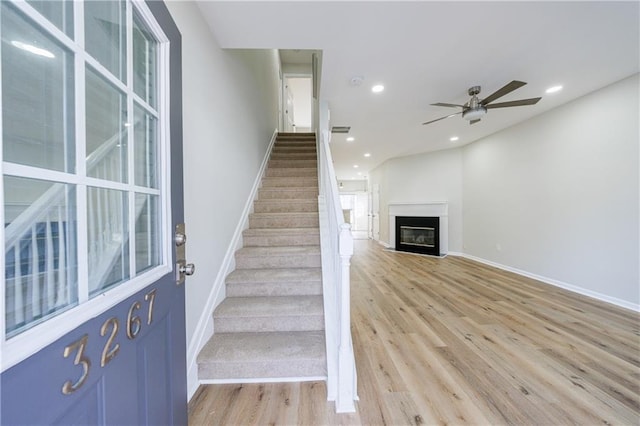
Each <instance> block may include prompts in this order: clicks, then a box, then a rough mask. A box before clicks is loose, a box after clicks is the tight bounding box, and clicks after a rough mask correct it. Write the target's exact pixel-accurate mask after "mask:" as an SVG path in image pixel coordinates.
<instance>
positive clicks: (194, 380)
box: [187, 129, 278, 400]
mask: <svg viewBox="0 0 640 426" xmlns="http://www.w3.org/2000/svg"><path fill="white" fill-rule="evenodd" d="M277 136H278V129H276V130H275V131H274V132H273V135H272V136H271V141H270V142H269V146H268V147H267V151H266V153H265V156H264V159H263V160H262V164H261V165H260V170H259V171H258V174H257V176H256V178H255V180H254V182H253V187H252V188H251V193H250V194H249V197H248V198H247V201H246V203H245V205H244V209H243V210H242V214H241V215H240V220H239V221H238V225H237V226H236V229H235V232H234V233H233V237H232V238H231V241H230V242H229V246H228V247H227V251H226V253H225V256H224V259H223V260H222V264H221V265H220V269H219V270H218V274H217V275H216V279H215V281H214V282H213V286H212V287H211V292H210V293H209V297H208V298H207V303H206V305H205V308H204V309H203V311H202V313H201V314H200V319H199V320H198V324H197V325H196V329H195V332H194V333H193V336H194V337H193V339H191V343H190V344H189V347H188V348H187V390H188V394H187V399H188V400H190V399H191V397H192V396H193V395H194V394H195V392H196V391H197V390H198V385H199V384H200V383H201V382H199V381H198V364H197V362H196V360H197V357H198V353H199V352H200V350H201V349H202V347H203V346H204V345H205V343H207V342H208V341H209V339H210V338H211V336H212V335H213V332H214V327H213V326H214V324H213V310H214V309H215V308H216V306H218V305H219V304H220V302H222V301H223V300H224V298H225V290H226V287H225V278H226V277H227V275H229V274H230V273H231V272H232V271H233V270H234V269H235V256H234V255H235V252H236V251H237V250H238V249H240V248H242V232H243V231H244V230H245V229H247V228H248V226H249V214H251V212H252V211H253V202H254V201H255V199H256V197H257V195H258V189H260V184H261V183H262V178H263V176H264V173H265V171H266V170H267V164H268V163H269V156H270V155H271V149H272V148H273V144H274V143H275V142H276V137H277ZM202 383H204V382H202Z"/></svg>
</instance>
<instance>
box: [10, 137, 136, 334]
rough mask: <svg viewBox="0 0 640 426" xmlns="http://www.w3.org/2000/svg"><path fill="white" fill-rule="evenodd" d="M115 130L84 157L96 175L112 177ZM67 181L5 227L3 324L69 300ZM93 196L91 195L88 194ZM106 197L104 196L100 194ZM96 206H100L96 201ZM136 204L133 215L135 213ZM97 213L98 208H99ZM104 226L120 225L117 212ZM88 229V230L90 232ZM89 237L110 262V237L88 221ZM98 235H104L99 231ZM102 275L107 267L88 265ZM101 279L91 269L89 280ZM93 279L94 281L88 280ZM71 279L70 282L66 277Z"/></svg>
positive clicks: (42, 312)
mask: <svg viewBox="0 0 640 426" xmlns="http://www.w3.org/2000/svg"><path fill="white" fill-rule="evenodd" d="M119 142H120V135H119V134H116V135H114V136H113V137H111V138H109V139H108V140H106V141H105V142H103V143H102V145H101V146H99V147H98V148H97V149H96V150H95V151H93V152H92V153H91V154H90V155H89V156H88V157H87V172H88V173H90V174H91V175H92V176H93V177H96V178H99V179H111V178H113V177H114V176H112V174H113V171H114V170H117V169H118V166H117V164H115V163H116V162H117V161H116V159H117V156H118V155H119V154H118V153H119V151H120V145H119ZM67 188H68V187H67V185H65V184H62V183H54V184H53V185H51V187H50V188H49V189H48V190H47V191H45V192H44V193H43V194H42V195H41V196H40V197H39V198H38V199H37V200H36V201H35V202H33V203H32V204H30V205H29V206H28V207H27V208H25V209H24V210H22V208H20V206H7V207H8V208H9V209H11V208H12V207H17V208H20V210H22V211H21V213H20V214H19V215H18V216H17V217H15V218H14V219H13V220H12V221H11V223H9V224H8V225H7V226H6V228H5V259H6V262H7V264H6V269H5V299H6V301H5V303H6V306H5V307H6V310H7V312H6V315H7V317H6V326H7V328H8V329H12V328H15V327H17V326H20V325H21V324H27V323H30V322H32V321H33V320H35V319H38V318H40V317H43V316H46V315H47V314H48V313H50V312H52V311H55V310H56V309H57V308H58V307H62V306H66V305H68V304H69V303H70V302H71V299H72V294H71V287H70V286H69V285H68V284H69V283H68V280H69V279H72V280H73V281H75V279H74V278H73V277H70V275H69V274H72V273H73V271H72V270H71V268H72V267H73V266H72V265H69V253H70V252H71V251H72V250H74V248H73V247H71V246H70V244H71V243H72V242H71V241H68V239H67V238H68V236H69V234H68V233H67V227H68V226H71V223H72V222H73V221H74V220H75V216H74V215H73V213H72V212H71V211H70V210H71V209H69V208H68V206H69V205H70V200H69V196H70V194H69V192H68V190H67ZM90 201H91V202H95V201H96V200H90ZM105 202H107V200H105ZM97 207H98V208H99V206H97ZM139 213H140V212H139V210H138V209H136V215H137V214H139ZM98 214H100V213H98ZM111 216H113V217H112V218H110V219H109V223H110V225H109V227H110V228H115V229H122V225H123V224H122V223H115V222H113V221H119V222H122V215H118V214H115V215H111ZM92 231H93V234H95V235H93V234H92ZM89 233H90V234H91V235H89V240H90V241H91V244H97V245H98V246H99V247H96V248H95V249H96V250H98V251H97V252H99V253H101V254H102V255H103V256H102V260H103V261H106V262H108V263H109V264H113V260H112V259H105V257H109V256H110V257H116V256H117V254H118V251H117V250H116V249H114V242H113V241H112V240H110V239H109V238H103V237H100V236H99V235H100V232H99V230H97V229H93V230H92V228H91V226H89ZM101 235H106V234H105V233H104V232H103V233H102V234H101ZM93 269H94V270H99V272H100V274H102V275H104V274H107V273H108V272H109V268H108V267H102V268H93ZM95 279H101V277H99V276H97V275H96V274H94V276H92V277H91V280H92V281H93V280H95ZM93 282H95V281H93ZM71 284H74V283H71Z"/></svg>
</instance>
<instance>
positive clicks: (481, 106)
mask: <svg viewBox="0 0 640 426" xmlns="http://www.w3.org/2000/svg"><path fill="white" fill-rule="evenodd" d="M525 84H527V83H525V82H524V81H518V80H513V81H512V82H511V83H508V84H507V85H505V86H503V87H502V88H500V89H498V90H496V91H495V92H493V93H492V94H490V95H489V96H487V97H486V98H484V99H482V100H481V99H478V94H479V93H480V89H481V88H480V86H473V87H471V88H469V90H468V92H467V93H469V96H471V99H469V101H468V102H467V103H466V104H464V105H458V104H449V103H443V102H438V103H435V104H431V105H433V106H441V107H447V108H462V111H460V112H457V113H455V114H449V115H446V116H444V117H440V118H436V119H435V120H431V121H427V122H426V123H422V124H431V123H435V122H436V121H440V120H444V119H445V118H449V117H453V116H455V115H458V114H462V118H464V119H466V120H469V124H475V123H477V122H478V121H480V119H481V118H482V117H483V116H484V115H485V114H486V113H487V110H488V109H492V108H509V107H515V106H525V105H535V104H536V103H538V101H539V100H540V99H542V98H531V99H520V100H517V101H509V102H501V103H497V104H492V103H491V102H493V101H495V100H496V99H498V98H501V97H503V96H505V95H507V94H509V93H511V92H513V91H514V90H516V89H518V88H520V87H522V86H524V85H525Z"/></svg>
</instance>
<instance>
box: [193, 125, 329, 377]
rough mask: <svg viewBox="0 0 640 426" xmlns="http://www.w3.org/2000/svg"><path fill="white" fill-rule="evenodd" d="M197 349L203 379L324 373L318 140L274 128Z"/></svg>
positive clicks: (311, 375) (312, 375) (324, 375)
mask: <svg viewBox="0 0 640 426" xmlns="http://www.w3.org/2000/svg"><path fill="white" fill-rule="evenodd" d="M268 164H269V166H268V168H267V170H266V171H265V176H264V177H263V179H262V186H261V188H260V190H259V191H258V199H257V200H256V201H255V203H254V212H253V213H252V214H251V215H250V216H249V228H248V229H246V230H245V231H244V232H243V247H242V248H241V249H240V250H238V251H237V252H236V254H235V258H236V269H235V270H234V271H233V272H231V273H230V274H229V275H228V276H227V278H226V296H227V297H226V298H225V299H224V300H223V301H222V303H220V305H219V306H218V307H217V308H216V309H215V311H214V313H213V324H214V335H213V337H212V338H211V339H210V340H209V341H208V342H207V343H206V344H205V346H204V347H203V349H202V350H201V351H200V353H199V355H198V358H197V363H198V380H199V381H200V382H201V383H251V382H254V383H257V382H274V381H306V380H325V379H326V377H327V357H326V346H325V331H324V327H325V321H324V307H323V296H322V272H321V261H320V233H319V228H318V227H319V220H318V215H319V213H318V205H317V197H318V180H317V160H316V143H315V136H314V135H313V134H280V135H279V136H278V138H277V139H276V143H275V144H274V147H273V149H272V152H271V157H270V161H269V163H268Z"/></svg>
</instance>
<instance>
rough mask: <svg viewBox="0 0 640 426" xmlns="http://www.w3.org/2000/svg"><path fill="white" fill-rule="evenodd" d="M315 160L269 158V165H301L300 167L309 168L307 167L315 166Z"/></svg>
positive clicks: (287, 166) (289, 166) (316, 163)
mask: <svg viewBox="0 0 640 426" xmlns="http://www.w3.org/2000/svg"><path fill="white" fill-rule="evenodd" d="M317 165H318V162H317V160H297V159H291V158H289V159H286V160H269V167H286V168H291V167H301V168H309V167H317Z"/></svg>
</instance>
